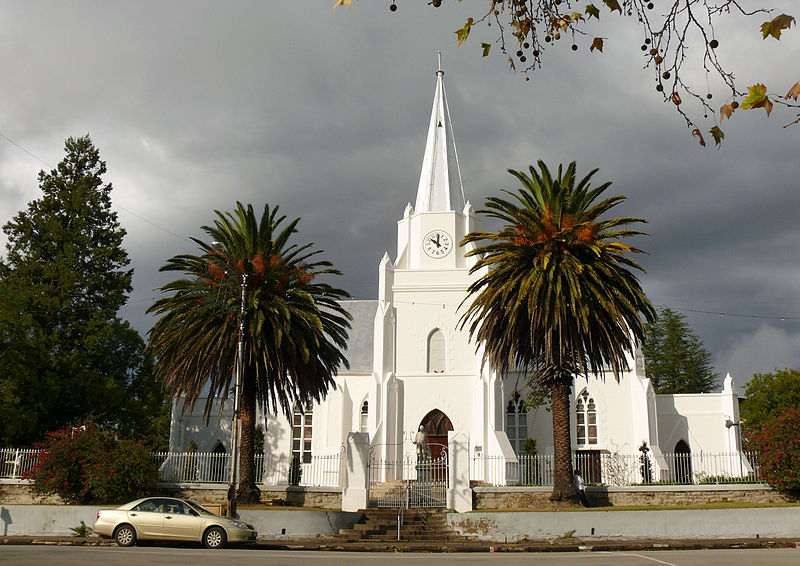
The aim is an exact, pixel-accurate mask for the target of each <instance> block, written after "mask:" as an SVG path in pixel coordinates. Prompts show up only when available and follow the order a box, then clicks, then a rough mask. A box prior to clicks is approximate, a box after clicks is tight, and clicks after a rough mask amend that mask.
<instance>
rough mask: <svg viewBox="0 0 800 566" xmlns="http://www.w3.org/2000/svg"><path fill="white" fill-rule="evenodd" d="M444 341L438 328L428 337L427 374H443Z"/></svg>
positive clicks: (442, 334)
mask: <svg viewBox="0 0 800 566" xmlns="http://www.w3.org/2000/svg"><path fill="white" fill-rule="evenodd" d="M444 370H445V341H444V333H442V331H441V330H439V329H438V328H437V329H436V330H434V331H433V332H431V333H430V335H429V336H428V373H444Z"/></svg>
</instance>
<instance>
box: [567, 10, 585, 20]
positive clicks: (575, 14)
mask: <svg viewBox="0 0 800 566" xmlns="http://www.w3.org/2000/svg"><path fill="white" fill-rule="evenodd" d="M570 19H571V20H572V21H573V22H577V21H578V20H582V19H583V14H581V13H580V12H572V16H570Z"/></svg>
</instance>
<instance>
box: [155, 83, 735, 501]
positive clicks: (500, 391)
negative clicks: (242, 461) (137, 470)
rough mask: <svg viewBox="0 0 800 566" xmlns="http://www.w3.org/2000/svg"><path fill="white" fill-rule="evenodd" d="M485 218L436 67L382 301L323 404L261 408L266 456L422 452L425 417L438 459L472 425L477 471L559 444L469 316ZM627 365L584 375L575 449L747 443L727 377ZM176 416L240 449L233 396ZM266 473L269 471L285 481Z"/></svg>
mask: <svg viewBox="0 0 800 566" xmlns="http://www.w3.org/2000/svg"><path fill="white" fill-rule="evenodd" d="M475 229H476V218H475V213H474V210H473V207H472V205H471V204H470V202H469V201H467V200H466V199H465V197H464V190H463V186H462V182H461V173H460V170H459V156H458V153H457V151H456V145H455V138H454V136H453V126H452V122H451V117H450V110H449V108H448V103H447V97H446V96H445V87H444V71H442V70H441V68H440V69H439V70H438V71H437V72H436V86H435V91H434V98H433V109H432V112H431V117H430V122H429V126H428V134H427V141H426V144H425V149H424V153H423V159H422V168H421V172H420V177H419V184H418V186H417V191H416V200H415V202H414V205H413V206H412V205H411V204H410V203H409V204H408V205H407V206H406V208H405V210H404V211H403V213H402V217H401V218H400V219H399V220H398V221H397V249H396V252H395V253H394V256H393V257H392V256H390V255H389V254H388V253H386V254H384V256H383V258H382V259H381V260H380V262H379V265H378V275H379V276H378V295H377V299H376V300H352V301H347V303H346V308H347V310H348V311H349V312H350V314H351V315H352V316H353V321H352V330H351V332H350V338H349V344H348V347H347V351H346V356H347V358H348V360H349V362H350V368H349V369H348V370H343V371H341V372H340V373H339V375H338V376H337V378H336V384H337V387H336V388H335V389H333V390H331V391H329V393H328V395H327V397H326V398H325V400H324V401H323V402H322V403H318V404H314V405H313V406H309V407H297V408H296V411H295V413H294V415H293V419H292V420H287V419H286V417H285V416H284V415H282V414H278V415H273V414H268V415H266V416H265V443H264V452H265V456H270V455H272V456H282V457H287V458H288V457H292V456H297V457H299V459H300V461H301V462H304V463H309V462H311V458H312V455H314V456H324V455H335V454H339V452H340V450H341V449H342V447H343V446H344V444H345V442H346V440H347V438H348V434H349V433H352V432H363V433H366V434H367V435H368V439H369V444H370V450H371V453H372V456H373V457H374V458H376V459H381V460H400V459H403V458H413V457H414V455H415V446H414V444H413V443H412V439H413V438H414V435H415V433H416V432H417V431H418V429H419V427H420V426H422V427H423V428H424V429H425V431H426V432H427V434H428V443H429V447H430V450H431V455H432V457H433V458H436V457H438V456H439V455H440V454H441V453H442V450H443V449H444V448H445V447H446V446H447V439H448V432H450V431H457V432H460V433H462V434H463V435H465V436H466V437H468V439H469V454H470V457H471V458H473V459H474V462H477V463H478V464H477V467H476V465H473V467H472V473H473V474H475V475H476V476H477V477H476V478H475V479H483V478H484V476H485V472H486V470H481V469H480V466H488V462H489V461H490V460H491V457H502V458H505V459H506V461H514V460H515V459H516V457H515V454H518V453H520V452H521V451H522V445H523V442H524V441H525V440H526V439H527V438H532V439H534V440H535V441H536V446H537V449H538V452H539V453H540V454H547V453H552V451H553V448H552V442H553V441H552V422H551V414H550V413H549V411H548V410H547V409H546V407H541V408H538V409H534V408H528V407H527V406H526V404H525V402H524V399H525V397H526V391H525V389H524V376H523V375H509V376H505V377H503V376H500V375H498V374H497V373H496V372H495V371H493V369H492V368H491V367H489V366H488V365H486V366H482V363H481V352H480V351H476V346H475V344H474V343H472V342H470V340H469V335H468V332H467V331H466V330H462V329H461V328H460V324H459V321H460V317H461V315H462V313H463V312H464V310H463V309H464V306H463V305H462V302H463V301H464V299H465V297H466V295H467V289H468V287H469V285H470V284H471V283H472V282H473V281H475V279H476V278H478V277H480V276H481V273H480V272H479V273H475V274H472V275H470V273H469V271H470V268H471V267H472V266H473V265H474V264H475V261H476V260H475V258H467V257H465V254H466V252H468V251H469V250H470V249H471V247H470V246H466V247H460V246H459V242H460V241H461V240H462V239H463V237H464V236H465V235H466V234H467V233H469V232H471V231H473V230H475ZM460 305H462V306H461V308H459V306H460ZM628 365H629V368H630V369H629V371H627V372H625V373H624V374H623V375H622V376H621V379H620V380H619V381H617V380H615V379H614V378H613V376H607V377H606V378H605V379H604V378H602V377H597V376H588V377H583V376H582V377H577V378H576V379H575V383H574V387H573V399H572V404H571V407H572V415H571V423H572V427H573V430H572V443H573V450H574V452H575V453H576V454H579V455H580V454H582V455H584V457H588V458H590V459H593V458H595V457H596V458H597V460H598V462H599V457H600V455H602V454H609V453H615V452H616V453H620V454H636V453H637V450H638V448H639V446H641V445H642V443H643V442H646V443H647V445H648V447H649V448H650V449H651V450H652V454H653V456H654V457H655V458H656V460H657V461H658V459H659V458H661V460H662V461H665V462H667V460H664V458H663V454H664V453H672V454H674V453H681V454H684V453H695V452H705V453H735V452H737V447H738V446H740V444H739V442H740V439H739V438H738V436H737V435H738V434H739V427H738V426H734V427H732V426H731V423H733V424H738V422H739V412H738V398H737V393H736V389H735V387H734V384H733V379H732V378H731V377H730V375H728V376H727V377H726V378H725V380H724V385H723V389H722V391H720V392H719V393H711V394H697V395H662V394H656V393H654V391H653V388H652V386H651V384H650V380H649V379H648V378H647V377H646V374H645V367H644V358H643V356H642V353H641V351H640V350H638V349H637V350H636V352H635V355H633V356H632V357H631V358H630V359H629V361H628ZM179 403H180V402H179ZM202 405H203V402H202V400H200V401H199V402H198V407H200V406H202ZM180 415H181V410H180V404H178V406H176V407H175V408H174V410H173V420H172V429H171V436H170V450H171V451H173V452H182V451H185V450H187V447H188V446H189V444H190V442H191V443H194V444H196V445H197V447H198V450H199V451H201V452H212V451H216V452H221V451H223V450H224V451H229V450H230V446H229V445H230V432H229V431H230V428H229V427H230V420H231V416H232V403H230V402H228V403H226V404H225V406H224V407H222V410H221V411H220V415H221V418H220V419H219V421H218V422H216V421H215V420H213V419H212V422H211V423H210V424H209V425H208V426H206V425H205V423H204V422H203V420H202V416H201V415H200V414H199V412H198V413H196V414H189V413H187V414H186V415H184V416H183V417H182V418H181V417H180ZM726 423H727V426H726ZM487 457H488V458H487ZM665 465H668V463H667V464H665ZM267 474H268V472H267V471H266V470H265V477H264V478H263V481H264V483H267V484H274V483H285V478H271V477H267ZM281 479H282V480H284V481H281ZM587 479H589V480H593V479H594V478H587ZM599 479H600V478H598V480H599ZM323 481H324V480H323ZM322 485H326V484H324V483H323V484H322Z"/></svg>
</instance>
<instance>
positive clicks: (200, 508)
mask: <svg viewBox="0 0 800 566" xmlns="http://www.w3.org/2000/svg"><path fill="white" fill-rule="evenodd" d="M186 503H188V504H189V505H191V506H192V507H194V510H195V511H197V512H198V513H200V514H201V515H211V516H214V517H216V515H214V513H212V512H211V511H209V510H208V509H206V508H205V507H203V506H202V505H200V504H199V503H195V502H194V501H187V502H186Z"/></svg>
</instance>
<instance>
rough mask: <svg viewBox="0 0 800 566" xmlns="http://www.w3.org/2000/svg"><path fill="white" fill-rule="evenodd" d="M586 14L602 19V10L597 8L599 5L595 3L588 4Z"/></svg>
mask: <svg viewBox="0 0 800 566" xmlns="http://www.w3.org/2000/svg"><path fill="white" fill-rule="evenodd" d="M586 15H587V16H589V17H590V18H591V17H595V18H597V19H598V20H599V19H600V10H598V9H597V6H595V5H594V4H587V5H586Z"/></svg>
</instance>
